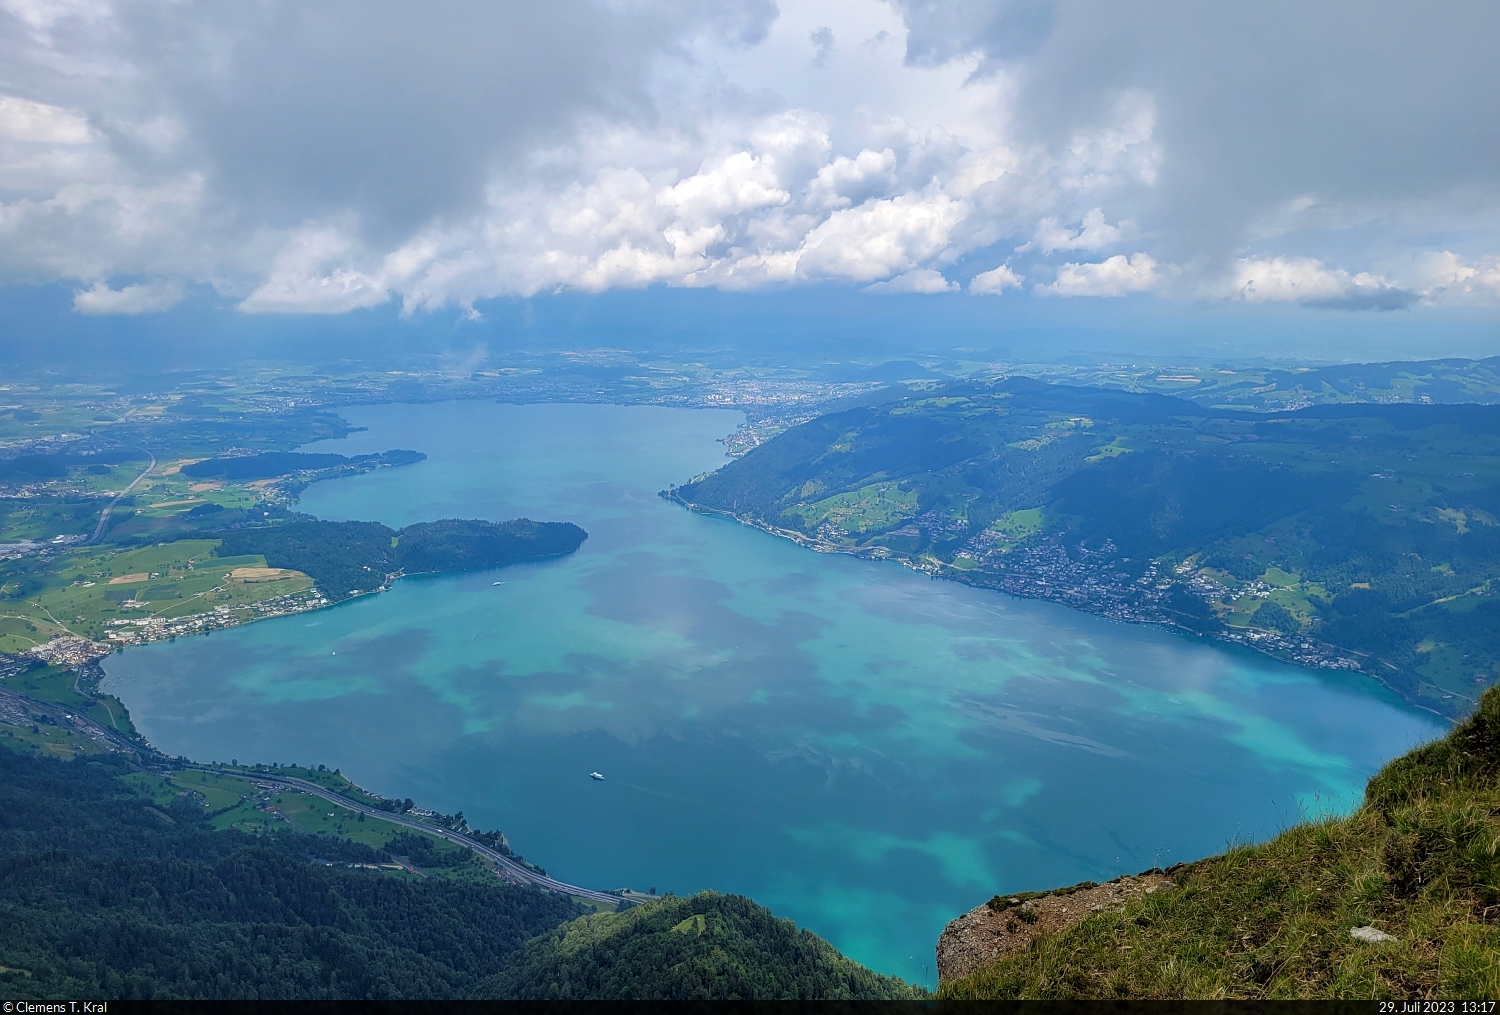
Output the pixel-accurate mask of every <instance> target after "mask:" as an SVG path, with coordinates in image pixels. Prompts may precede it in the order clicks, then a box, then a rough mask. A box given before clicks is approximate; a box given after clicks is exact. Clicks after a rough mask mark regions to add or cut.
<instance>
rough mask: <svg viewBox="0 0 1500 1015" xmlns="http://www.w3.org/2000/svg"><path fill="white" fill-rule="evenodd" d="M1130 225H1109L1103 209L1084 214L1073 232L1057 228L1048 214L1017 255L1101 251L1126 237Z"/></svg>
mask: <svg viewBox="0 0 1500 1015" xmlns="http://www.w3.org/2000/svg"><path fill="white" fill-rule="evenodd" d="M1133 226H1134V223H1133V222H1121V223H1120V224H1119V225H1117V226H1112V225H1110V224H1109V223H1108V222H1106V221H1104V209H1102V208H1094V209H1091V210H1090V211H1089V212H1088V213H1087V214H1085V215H1084V216H1083V221H1082V222H1081V223H1080V224H1079V227H1078V229H1077V230H1076V231H1074V230H1072V229H1068V228H1066V227H1064V226H1060V225H1058V220H1057V219H1056V218H1054V217H1053V216H1051V215H1049V216H1047V217H1046V218H1044V219H1042V220H1041V221H1040V222H1038V223H1037V226H1036V232H1035V233H1034V234H1032V237H1031V239H1030V240H1028V241H1027V242H1026V243H1023V244H1021V246H1019V247H1017V248H1016V252H1017V253H1025V252H1026V251H1028V250H1040V251H1041V252H1042V253H1044V254H1050V253H1053V252H1054V251H1058V250H1103V249H1104V248H1105V247H1110V246H1113V245H1115V244H1116V243H1118V242H1120V240H1121V239H1124V238H1126V236H1127V235H1128V233H1129V232H1130V230H1131V228H1132V227H1133Z"/></svg>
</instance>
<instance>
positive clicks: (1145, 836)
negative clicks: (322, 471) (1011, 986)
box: [105, 402, 1442, 984]
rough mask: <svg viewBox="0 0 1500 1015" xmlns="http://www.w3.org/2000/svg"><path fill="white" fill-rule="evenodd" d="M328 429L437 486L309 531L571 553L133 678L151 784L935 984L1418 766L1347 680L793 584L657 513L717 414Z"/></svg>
mask: <svg viewBox="0 0 1500 1015" xmlns="http://www.w3.org/2000/svg"><path fill="white" fill-rule="evenodd" d="M343 412H344V415H345V416H346V418H348V419H349V420H351V421H352V422H353V423H355V424H357V425H359V426H363V427H366V428H367V429H366V430H364V431H363V432H359V433H356V434H354V435H352V436H351V437H349V438H347V439H345V440H340V441H328V442H323V443H321V444H318V445H314V446H313V447H315V448H316V449H317V450H328V451H340V452H343V453H346V454H359V453H364V452H371V451H383V450H385V449H387V448H412V449H415V450H418V451H424V452H426V453H427V455H428V459H427V460H426V461H425V462H422V463H420V464H418V465H414V466H409V467H403V468H393V469H384V470H380V471H378V472H373V473H369V474H366V475H363V476H357V477H353V478H348V479H340V480H336V481H332V482H325V483H318V484H315V485H314V486H312V487H311V488H309V489H308V491H307V492H306V494H305V495H304V496H303V499H302V503H301V509H302V510H304V511H308V512H311V513H313V514H316V515H318V516H320V517H324V518H332V519H348V518H357V519H370V520H375V521H381V522H384V523H386V524H388V525H391V526H396V527H399V526H402V525H406V524H408V523H410V522H414V521H422V520H430V519H437V518H450V517H460V518H491V519H504V518H512V517H517V516H527V517H531V518H537V519H555V520H566V521H573V522H577V523H578V524H580V525H582V526H583V527H584V528H585V529H587V530H588V532H589V538H588V541H587V542H585V543H584V544H583V547H582V548H581V549H580V550H579V551H578V552H577V553H575V554H573V555H571V556H568V557H565V558H560V559H556V560H549V561H545V562H542V563H534V564H526V565H519V566H514V567H509V568H503V569H495V570H486V571H482V572H471V573H464V574H449V575H442V576H435V577H416V578H407V579H403V580H401V581H399V582H397V583H396V585H395V587H394V588H392V589H391V590H390V591H388V592H384V593H381V594H379V595H372V596H364V597H360V598H358V599H355V600H352V601H349V602H346V603H343V604H341V605H339V606H336V607H333V608H330V609H326V610H322V611H319V612H316V613H308V614H301V615H298V616H293V617H285V618H280V619H275V620H267V621H262V622H259V623H255V624H251V625H249V626H246V627H241V628H236V629H233V630H228V631H220V632H217V633H215V634H213V635H211V636H208V637H199V638H190V639H182V640H179V641H177V642H175V643H171V644H165V643H163V644H156V645H150V646H144V647H140V648H132V649H129V650H127V651H125V652H123V653H120V654H117V655H115V656H111V657H110V658H109V659H108V661H107V662H106V664H105V668H106V670H107V671H108V680H107V683H106V686H107V688H108V689H109V690H111V691H113V692H114V693H116V694H118V695H120V696H121V697H122V698H123V699H124V700H125V702H126V704H127V705H128V706H129V707H130V710H131V714H132V715H133V716H134V718H135V722H136V724H137V725H138V726H139V727H140V728H141V730H142V731H143V732H144V733H145V734H146V735H147V736H148V737H149V738H150V739H151V740H152V742H153V743H155V744H156V745H157V746H158V747H159V748H161V749H162V750H165V751H167V752H169V753H172V754H183V755H186V756H188V757H190V758H195V759H200V760H205V761H215V760H217V761H228V760H230V759H238V760H239V761H241V762H249V761H256V762H272V761H276V762H281V763H283V764H286V763H292V762H296V763H300V764H313V765H317V764H326V765H327V766H328V767H329V768H334V767H337V768H340V769H342V770H343V772H344V773H345V774H346V775H348V776H350V777H352V778H353V779H354V780H355V781H357V782H359V783H361V784H362V785H364V786H366V787H367V788H369V789H371V790H374V791H376V792H379V793H383V794H386V795H389V796H395V797H408V796H409V797H412V798H414V799H415V800H417V801H418V802H419V804H420V805H421V806H426V807H432V808H436V809H438V810H441V811H444V812H448V813H451V812H454V811H458V810H462V811H463V812H464V814H465V815H466V816H467V818H468V820H469V822H470V824H471V825H473V826H474V827H476V828H501V829H503V830H504V831H505V833H506V835H507V836H508V837H509V838H510V841H511V843H512V845H513V847H514V848H515V849H516V850H517V851H518V852H520V853H522V854H524V855H525V856H526V857H527V858H528V859H530V860H532V861H533V862H535V863H539V864H541V865H542V866H544V867H546V868H547V870H548V871H549V872H550V873H551V874H553V875H554V876H556V877H558V878H561V879H563V880H566V881H571V882H573V883H576V884H582V885H588V886H591V887H598V888H619V887H631V888H636V889H642V890H644V889H649V888H652V887H653V886H655V888H656V889H657V890H658V891H662V892H665V891H672V892H676V893H678V894H683V893H687V892H694V891H698V890H701V889H715V890H718V891H723V892H739V893H743V894H745V895H748V896H750V897H752V898H754V899H755V900H756V901H758V902H761V903H763V904H765V905H768V906H770V907H771V908H772V909H773V910H774V911H775V912H776V913H777V914H779V915H781V916H785V917H790V918H791V919H793V920H796V921H797V923H798V924H800V925H802V926H805V927H808V928H810V929H812V930H813V931H815V932H816V933H818V934H821V935H822V936H824V937H826V938H828V939H829V940H830V941H832V942H833V943H834V944H835V945H836V946H837V947H838V948H839V949H841V950H842V951H844V952H845V953H846V954H848V955H850V956H851V957H853V958H855V959H857V960H859V961H861V962H864V963H866V964H868V965H870V966H872V967H874V968H875V969H877V970H880V971H882V972H887V973H895V974H899V975H901V976H904V977H907V978H909V979H914V980H918V981H922V982H925V983H928V984H931V983H933V982H934V980H935V979H936V976H935V972H934V969H933V958H932V955H933V946H934V944H935V943H936V941H937V937H938V934H939V933H940V932H941V931H942V929H943V925H944V924H945V923H946V922H947V921H948V920H951V919H952V918H954V917H955V916H958V915H959V914H960V913H962V912H964V911H965V910H967V909H970V908H971V907H973V906H975V905H978V904H979V903H981V902H983V901H985V900H986V899H988V898H990V897H991V896H992V895H994V894H995V893H997V892H1010V891H1020V890H1026V889H1038V888H1046V887H1050V886H1055V885H1067V884H1073V883H1075V882H1078V881H1083V880H1086V879H1091V880H1096V881H1102V880H1106V879H1108V878H1112V877H1114V876H1116V875H1118V874H1123V873H1130V872H1134V871H1138V870H1142V869H1145V868H1148V867H1152V866H1166V865H1169V864H1172V863H1176V862H1178V861H1182V860H1191V859H1194V858H1197V857H1200V856H1204V855H1207V854H1209V853H1214V852H1218V851H1220V850H1221V849H1223V848H1224V846H1225V845H1226V844H1227V843H1229V842H1232V841H1236V840H1247V839H1259V838H1264V837H1266V836H1269V835H1271V834H1273V833H1275V832H1276V831H1277V830H1278V829H1279V828H1282V827H1284V826H1286V825H1287V824H1289V823H1292V822H1295V821H1297V820H1298V819H1299V818H1300V817H1302V816H1304V815H1311V814H1321V813H1327V812H1330V811H1341V810H1346V809H1348V808H1349V807H1351V806H1352V805H1353V804H1354V803H1355V802H1356V801H1357V800H1358V798H1359V795H1360V793H1361V792H1362V790H1363V787H1364V782H1365V780H1366V779H1367V778H1368V777H1369V776H1370V774H1371V773H1373V772H1374V771H1375V770H1376V769H1377V768H1378V767H1379V766H1380V765H1381V764H1382V763H1384V762H1385V761H1387V760H1388V759H1390V758H1391V757H1393V756H1395V755H1397V754H1399V753H1401V752H1403V751H1405V750H1406V749H1408V748H1409V747H1411V746H1412V745H1414V744H1416V743H1418V742H1420V741H1423V740H1426V739H1430V738H1431V737H1433V736H1435V735H1437V734H1439V733H1440V732H1441V731H1442V730H1441V727H1440V725H1439V724H1438V722H1437V721H1436V720H1435V719H1433V718H1432V717H1430V716H1427V715H1424V714H1422V713H1418V712H1415V711H1413V710H1410V709H1408V708H1405V707H1403V706H1402V705H1400V704H1399V703H1398V702H1396V701H1395V700H1394V699H1393V698H1392V697H1391V696H1390V695H1389V694H1387V693H1386V692H1384V691H1383V690H1382V689H1381V688H1379V687H1378V686H1377V685H1376V684H1375V683H1374V682H1372V681H1370V680H1368V679H1367V678H1364V677H1360V676H1355V675H1349V674H1341V673H1324V672H1310V671H1306V670H1300V669H1296V668H1294V667H1290V666H1284V665H1280V664H1278V663H1275V662H1273V661H1271V660H1268V659H1265V658H1262V657H1259V656H1257V655H1254V654H1251V653H1247V652H1240V651H1230V650H1226V649H1224V648H1222V647H1217V646H1214V645H1211V644H1206V643H1201V642H1196V641H1193V640H1190V639H1188V638H1185V637H1182V636H1179V635H1176V634H1173V633H1170V632H1167V631H1164V630H1159V629H1155V628H1151V627H1145V626H1133V625H1127V624H1119V623H1113V622H1109V621H1105V620H1101V619H1099V618H1096V617H1092V616H1089V615H1086V614H1082V613H1077V612H1074V611H1071V610H1068V609H1066V608H1064V607H1061V606H1057V605H1054V604H1052V603H1046V602H1035V601H1028V600H1018V599H1011V598H1008V597H1006V596H1004V595H1001V594H999V593H995V592H989V591H983V590H979V589H973V588H969V587H967V586H964V585H960V584H956V583H953V582H948V581H942V580H934V579H930V578H928V577H927V576H925V575H923V574H920V573H917V572H914V571H911V570H908V569H906V568H903V567H901V566H900V565H898V564H895V563H889V562H884V563H882V562H872V561H863V560H857V559H854V558H851V557H848V556H843V555H837V554H817V553H813V552H811V551H808V550H804V549H802V548H800V547H798V546H796V545H794V544H792V543H790V542H787V541H785V540H781V539H777V538H774V537H772V536H769V535H766V534H765V533H762V532H759V531H757V530H754V529H751V528H747V527H744V526H741V525H738V524H736V523H734V522H733V521H727V520H723V519H718V518H709V517H704V516H701V515H695V514H692V513H690V512H688V511H686V510H684V509H682V508H680V507H678V506H676V505H674V504H671V503H669V502H667V501H665V500H662V499H661V498H659V497H657V495H656V494H657V491H658V490H661V489H662V488H664V487H666V486H667V485H668V484H670V483H674V482H682V481H684V480H686V479H688V478H690V477H692V476H693V475H695V474H697V473H700V472H703V471H705V470H709V469H713V468H716V467H718V466H719V465H721V464H722V463H723V462H724V461H725V459H724V451H723V446H722V445H721V444H718V443H716V438H719V437H722V436H723V435H725V434H726V433H729V432H730V431H732V430H733V429H734V427H735V426H736V424H737V423H738V422H739V420H740V418H741V417H740V416H739V415H738V414H737V413H731V412H728V411H717V410H690V409H670V408H660V407H645V406H634V407H626V406H612V405H577V404H573V405H498V404H490V403H484V402H457V403H444V404H435V405H387V406H373V407H358V408H350V409H345V410H343ZM497 582H503V583H504V584H496V583H497ZM592 771H598V772H601V773H603V774H604V775H605V776H606V778H605V781H603V782H599V781H595V780H593V779H590V778H589V773H590V772H592Z"/></svg>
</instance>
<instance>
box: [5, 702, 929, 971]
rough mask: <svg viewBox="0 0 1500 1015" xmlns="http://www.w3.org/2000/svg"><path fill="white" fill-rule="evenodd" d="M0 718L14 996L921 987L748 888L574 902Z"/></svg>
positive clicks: (321, 776) (425, 847)
mask: <svg viewBox="0 0 1500 1015" xmlns="http://www.w3.org/2000/svg"><path fill="white" fill-rule="evenodd" d="M6 723H9V720H6ZM7 731H9V732H7ZM0 734H3V735H0V920H3V921H4V927H5V933H4V934H0V1000H4V999H19V998H29V999H41V998H78V997H101V996H102V997H110V998H117V999H129V998H159V999H167V998H253V999H313V998H323V999H363V998H370V999H378V998H388V999H402V998H404V999H433V1000H436V999H454V998H465V997H469V996H471V995H473V994H475V992H476V991H477V992H478V994H479V996H482V997H506V998H512V997H514V998H532V997H536V998H550V997H560V998H584V997H589V998H621V999H627V998H636V999H648V998H659V999H668V998H829V999H850V998H889V997H897V998H900V997H912V996H914V994H913V988H910V987H908V986H907V985H906V984H904V983H902V982H901V981H900V980H895V979H891V978H889V977H885V976H880V975H878V974H876V973H873V972H871V971H870V970H868V969H866V968H864V967H863V966H860V965H858V964H857V963H855V962H852V961H850V960H849V959H846V958H845V957H843V956H842V955H840V954H839V953H838V952H837V951H836V950H835V949H834V948H833V946H832V945H830V944H828V943H827V942H826V941H824V940H822V939H821V938H818V937H816V936H814V935H813V934H811V933H810V932H808V931H805V930H798V929H797V927H796V926H795V925H794V924H792V923H791V922H790V921H788V920H782V919H778V918H776V917H775V916H773V915H772V914H771V913H770V912H769V911H768V910H766V909H763V908H761V907H760V906H757V905H755V904H754V903H753V902H751V901H750V900H748V899H744V898H741V897H738V896H720V895H714V894H711V893H709V894H703V895H699V896H695V897H693V898H691V899H675V898H669V899H667V900H665V901H662V902H657V903H648V904H646V905H644V906H639V907H635V908H632V909H628V910H626V911H625V912H623V913H619V914H616V913H603V914H600V915H598V916H590V917H582V918H578V917H580V916H581V914H583V913H585V912H587V911H588V910H587V908H586V907H584V906H582V905H580V904H578V903H576V902H574V901H573V900H571V899H569V898H567V897H566V896H563V895H558V894H554V893H550V892H544V891H542V890H540V889H536V888H531V887H518V886H515V885H511V884H507V883H504V882H502V881H500V880H498V879H497V878H495V876H494V875H493V874H492V873H491V871H490V869H489V864H487V863H481V862H480V861H479V860H478V859H477V858H476V857H475V855H474V854H473V853H470V852H468V851H466V850H462V849H456V848H454V847H452V846H451V845H449V844H447V843H443V842H439V841H437V840H435V839H432V838H431V837H430V836H427V835H424V834H421V833H414V832H412V831H411V830H410V829H404V828H397V827H396V826H393V825H390V824H388V823H386V822H384V821H381V820H379V819H378V818H375V819H370V820H366V819H365V817H364V816H362V815H361V816H358V817H356V816H355V814H354V812H352V811H349V810H346V809H344V808H340V807H337V806H332V805H329V804H327V803H326V802H324V801H323V800H321V799H319V798H315V797H312V796H310V795H307V794H302V793H297V792H294V791H292V790H288V789H277V788H272V789H267V788H265V787H256V786H255V782H256V776H255V773H254V772H246V771H245V770H242V769H233V768H227V769H222V770H220V771H217V772H210V771H207V770H201V769H198V770H192V771H184V770H163V771H159V772H157V771H149V770H142V769H140V768H139V767H137V766H135V765H133V764H130V763H127V762H126V761H124V760H122V759H121V757H120V756H119V755H117V754H113V753H109V752H107V751H102V749H101V748H100V747H99V745H97V744H95V743H94V742H93V741H91V740H89V739H88V738H86V737H81V736H76V735H73V736H51V735H49V731H48V729H40V728H37V727H33V728H31V729H30V730H28V729H23V728H19V727H13V726H11V725H8V724H0ZM53 740H59V741H64V740H65V741H67V742H66V743H63V742H59V743H56V744H54V743H53V742H52V741H53ZM5 748H9V749H5ZM101 751H102V752H101ZM59 759H71V760H59ZM279 774H291V775H295V776H297V777H301V778H306V779H309V780H313V781H317V782H320V783H324V784H329V785H334V786H335V787H336V788H339V789H341V790H344V791H353V792H356V793H358V792H359V791H357V790H352V789H351V787H350V786H349V784H348V783H346V782H345V781H344V780H342V779H341V778H340V777H338V776H337V775H336V774H335V773H328V772H322V771H314V770H306V769H288V770H285V771H284V772H282V773H279ZM373 799H378V798H373ZM406 803H407V806H410V803H411V802H410V801H407V802H406ZM330 806H331V807H332V809H331V810H326V811H325V809H326V808H329V807H330ZM489 834H491V835H492V836H493V835H494V834H496V833H489ZM393 860H400V861H402V863H401V864H399V865H398V864H396V863H393V862H392V861H393ZM413 865H415V867H413ZM575 918H577V919H575ZM570 920H571V921H572V922H565V921H570ZM528 942H529V943H528Z"/></svg>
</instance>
